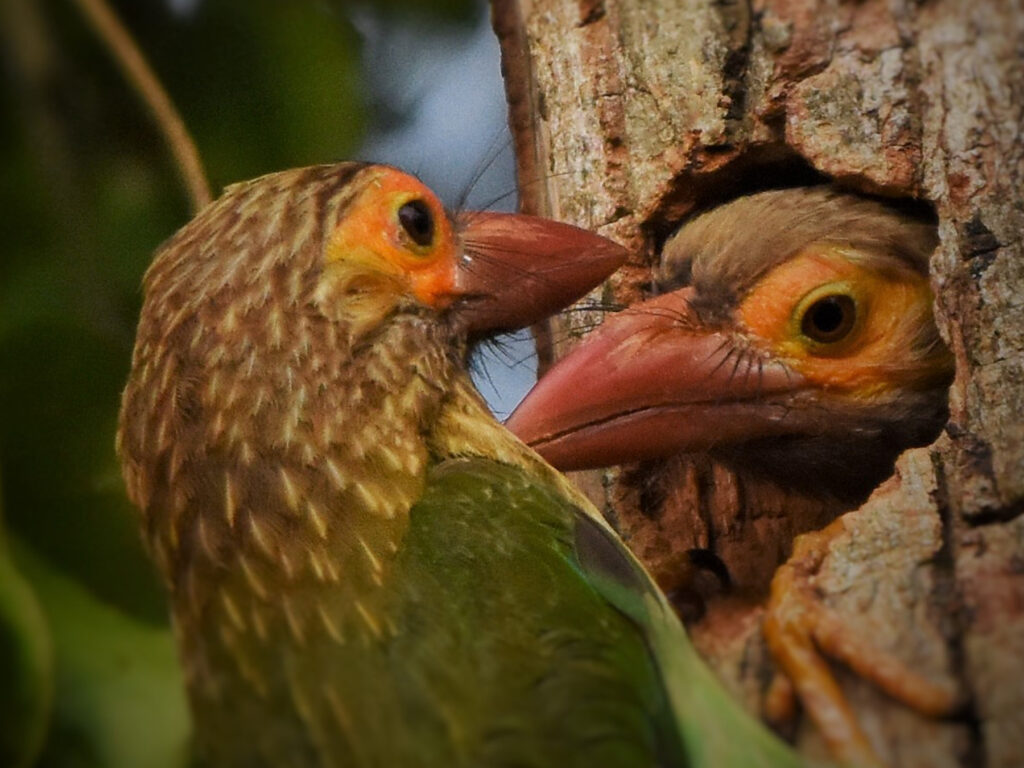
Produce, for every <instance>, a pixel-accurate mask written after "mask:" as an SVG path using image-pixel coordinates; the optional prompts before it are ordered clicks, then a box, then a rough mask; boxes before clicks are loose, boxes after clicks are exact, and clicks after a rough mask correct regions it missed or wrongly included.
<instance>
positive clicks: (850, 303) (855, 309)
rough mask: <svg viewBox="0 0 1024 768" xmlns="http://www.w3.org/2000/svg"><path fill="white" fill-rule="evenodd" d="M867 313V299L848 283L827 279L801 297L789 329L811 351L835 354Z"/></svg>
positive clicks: (842, 348)
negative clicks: (858, 294)
mask: <svg viewBox="0 0 1024 768" xmlns="http://www.w3.org/2000/svg"><path fill="white" fill-rule="evenodd" d="M866 313H867V307H866V302H865V301H864V300H863V299H862V298H861V297H859V296H857V294H856V292H855V291H854V290H853V289H852V287H851V286H850V285H849V284H848V283H843V282H840V283H828V284H826V285H822V286H818V288H816V289H815V290H813V291H811V292H810V293H808V294H807V295H806V296H804V297H803V298H802V299H801V300H800V302H799V303H798V304H797V307H796V309H795V310H794V312H793V316H792V321H791V323H792V326H793V328H792V330H793V332H794V335H795V336H799V337H800V338H801V339H803V341H804V344H805V345H806V346H807V347H808V349H809V350H810V351H811V352H812V353H814V354H819V355H829V354H837V353H839V352H840V351H843V350H845V349H846V348H847V346H848V342H850V340H851V339H852V338H854V337H855V335H856V331H857V330H858V329H859V328H860V327H861V325H862V321H863V319H864V316H865V315H866Z"/></svg>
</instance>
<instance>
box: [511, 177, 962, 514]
mask: <svg viewBox="0 0 1024 768" xmlns="http://www.w3.org/2000/svg"><path fill="white" fill-rule="evenodd" d="M934 247H935V235H934V229H933V227H932V226H931V225H929V224H928V223H923V222H920V221H918V220H915V219H912V218H909V217H907V216H904V215H902V214H899V213H895V212H893V211H891V210H889V209H888V208H885V207H883V206H882V205H880V204H879V203H876V202H873V201H869V200H864V199H860V198H857V197H854V196H851V195H846V194H840V193H837V192H835V191H832V190H829V189H825V188H811V189H802V190H782V191H772V192H765V193H761V194H758V195H753V196H750V197H747V198H741V199H739V200H737V201H735V202H733V203H731V204H728V205H725V206H722V207H720V208H717V209H715V210H713V211H711V212H709V213H707V214H704V215H703V216H701V217H699V218H697V219H695V220H694V221H692V222H691V223H689V224H687V225H686V226H684V227H683V229H682V230H681V231H680V232H679V233H678V234H677V235H676V236H675V237H674V238H673V239H672V240H671V241H670V242H669V243H668V244H667V246H666V248H665V251H664V254H663V264H662V269H661V275H660V286H661V290H662V291H664V293H662V295H659V296H656V297H655V298H652V299H650V300H648V301H645V302H642V303H640V304H637V305H634V306H632V307H630V308H629V309H627V310H625V311H623V312H621V313H619V314H617V315H614V316H612V317H610V318H609V319H608V320H607V321H606V322H605V323H604V324H603V325H602V326H601V327H600V328H598V329H597V331H595V332H594V333H593V334H592V335H591V336H590V337H588V338H587V339H586V340H585V341H584V342H583V343H582V344H581V345H580V346H579V347H577V348H576V349H575V350H573V351H572V352H571V353H570V354H569V355H568V356H567V357H566V358H565V359H563V360H562V361H560V362H559V363H558V364H556V365H555V366H554V367H553V368H552V369H551V370H550V371H549V373H548V374H547V375H546V376H545V377H544V378H543V379H542V380H541V381H540V382H539V383H538V385H537V386H536V387H535V388H534V390H533V391H532V392H531V393H530V394H529V395H528V396H527V398H526V399H525V400H524V402H523V403H522V404H521V405H520V407H519V408H518V409H517V410H516V412H515V413H513V415H512V416H511V417H510V419H509V421H508V422H507V426H508V427H509V429H511V430H512V431H513V432H515V433H516V434H518V435H519V436H520V437H521V438H522V439H523V440H525V441H526V442H528V443H529V444H531V445H532V446H533V447H535V448H536V449H537V450H538V451H539V452H540V453H541V454H542V455H543V456H544V457H545V458H547V459H548V460H549V461H550V462H551V463H553V464H554V465H555V466H556V467H558V468H561V469H583V468H590V467H598V466H608V465H612V464H619V463H625V462H629V461H636V460H640V459H653V458H660V457H665V456H669V455H672V454H675V453H680V452H709V453H712V454H714V455H717V456H719V457H721V458H725V459H727V460H729V461H732V462H735V463H736V464H739V465H742V466H744V467H747V468H751V469H754V470H763V472H764V473H766V474H769V475H771V476H773V477H777V478H780V479H781V480H783V481H786V482H793V483H794V484H797V485H805V486H809V487H812V488H817V489H818V490H820V491H821V492H823V493H825V494H827V495H832V496H835V497H839V498H845V499H851V500H853V499H856V498H859V497H862V496H863V495H864V494H865V493H866V492H867V491H869V490H870V488H871V487H873V486H874V485H876V484H877V483H878V482H880V481H881V479H883V478H884V476H885V475H886V474H888V473H889V472H891V468H892V462H893V460H894V458H895V456H896V455H897V454H898V453H899V452H900V451H902V450H903V449H905V448H907V447H909V446H911V445H919V444H923V443H926V442H928V441H929V440H931V439H933V438H934V437H935V435H936V434H937V431H938V430H939V429H940V428H941V426H942V424H943V423H944V421H945V414H946V389H947V388H948V385H949V383H950V381H951V377H952V372H953V366H952V358H951V356H950V354H949V352H948V350H947V349H946V347H945V346H944V345H943V343H942V341H941V339H940V337H939V334H938V330H937V329H936V326H935V323H934V320H933V317H932V294H931V290H930V287H929V283H928V274H927V261H928V257H929V256H930V254H931V252H932V251H933V250H934Z"/></svg>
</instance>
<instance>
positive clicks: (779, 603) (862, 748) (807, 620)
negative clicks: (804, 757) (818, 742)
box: [764, 518, 957, 767]
mask: <svg viewBox="0 0 1024 768" xmlns="http://www.w3.org/2000/svg"><path fill="white" fill-rule="evenodd" d="M844 530H845V526H844V523H843V518H839V519H838V520H836V521H835V522H833V523H832V524H830V525H829V526H828V527H826V528H824V529H822V530H820V531H815V532H812V533H807V534H804V535H802V536H799V537H797V539H796V540H795V542H794V546H793V555H792V556H791V557H790V559H789V560H788V561H787V562H786V563H785V564H783V565H782V566H781V567H780V568H779V569H778V571H777V572H776V574H775V577H774V578H773V579H772V584H771V595H770V597H769V599H768V604H767V607H766V613H765V621H764V634H765V639H766V640H767V642H768V647H769V648H770V650H771V652H772V655H773V656H774V658H775V660H776V662H777V664H778V665H779V668H780V669H781V672H782V674H783V675H785V677H783V676H782V675H776V680H775V681H773V683H772V685H771V687H770V688H769V691H768V695H767V696H766V697H765V702H764V706H765V715H766V717H767V719H768V720H769V721H771V722H773V723H780V722H783V721H786V720H788V719H790V718H791V717H792V716H793V715H794V714H795V712H796V703H797V700H799V702H800V703H801V704H802V705H803V708H804V709H805V710H807V713H808V714H809V715H810V717H811V719H812V720H813V721H814V723H815V724H816V725H817V727H818V729H819V730H820V731H821V733H822V736H823V738H824V739H825V742H826V744H827V745H828V747H829V750H830V752H831V753H832V755H833V756H834V757H835V758H836V759H837V760H839V761H840V762H841V763H842V764H844V765H851V766H871V767H875V766H878V767H881V766H884V762H883V761H882V760H881V759H880V758H879V756H878V754H877V753H876V752H875V750H874V748H873V747H872V746H871V744H870V742H869V741H868V739H867V737H866V735H865V734H864V731H863V730H862V729H861V727H860V725H859V723H858V721H857V718H856V717H855V716H854V713H853V711H852V709H851V708H850V705H849V704H848V702H847V701H846V698H845V696H844V695H843V692H842V690H841V689H840V688H839V685H838V683H837V682H836V680H835V678H834V676H833V675H832V672H831V670H830V669H829V666H828V663H827V661H826V660H825V657H826V656H827V657H830V658H832V659H836V660H838V661H841V662H843V663H844V664H846V665H847V666H848V667H850V668H851V669H852V670H853V671H854V672H856V673H857V674H858V675H860V676H861V677H863V678H865V679H867V680H869V681H871V682H872V683H874V684H875V685H876V686H878V687H879V688H881V689H882V690H883V691H885V692H886V693H887V694H889V695H890V696H892V697H893V698H895V699H897V700H898V701H900V702H903V703H904V704H906V705H907V706H909V707H911V708H913V709H914V710H916V711H918V712H920V713H921V714H923V715H926V716H930V717H941V716H944V715H949V714H950V713H952V711H953V710H954V709H955V708H956V705H957V695H956V692H955V691H954V690H953V689H952V686H949V685H941V684H937V683H934V682H932V681H930V680H926V679H925V678H923V677H922V676H920V675H918V674H917V673H915V672H912V671H911V670H909V669H907V668H906V666H905V665H904V664H903V662H901V661H900V660H899V659H897V658H895V657H893V656H892V655H890V654H888V653H886V652H885V651H882V650H880V649H879V648H878V647H876V646H875V645H874V644H873V643H872V639H871V638H870V637H868V636H866V635H865V634H864V633H862V632H859V631H858V629H857V627H855V626H853V625H852V624H851V623H850V622H848V621H845V620H844V619H843V618H842V617H840V616H839V615H838V614H837V613H836V612H835V611H833V610H831V609H829V608H828V607H827V606H825V605H824V604H823V603H822V601H821V598H820V595H819V593H818V592H817V590H816V588H815V585H814V578H815V576H816V575H817V573H818V571H819V569H820V568H821V565H822V563H823V561H824V560H825V557H826V555H827V554H828V552H829V544H830V543H831V542H832V541H833V540H834V539H835V538H836V537H837V536H839V535H840V534H841V533H843V531H844Z"/></svg>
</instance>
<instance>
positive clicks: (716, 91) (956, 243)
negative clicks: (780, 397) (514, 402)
mask: <svg viewBox="0 0 1024 768" xmlns="http://www.w3.org/2000/svg"><path fill="white" fill-rule="evenodd" d="M494 19H495V28H496V31H497V32H498V35H499V37H500V38H501V41H502V50H503V56H504V66H505V74H506V82H507V86H508V95H509V102H510V112H511V119H512V124H513V128H514V132H515V137H516V145H517V151H518V157H519V171H520V183H521V188H522V204H523V207H524V209H526V210H528V211H530V212H536V213H542V214H545V215H549V216H552V217H554V218H557V219H561V220H564V221H569V222H573V223H577V224H581V225H583V226H587V227H590V228H593V229H596V230H597V231H599V232H601V233H602V234H605V235H607V236H610V237H612V238H614V239H616V240H618V241H619V242H621V243H623V244H625V245H627V246H628V247H630V248H631V250H632V251H633V253H634V254H635V255H634V258H633V261H632V263H631V265H630V266H629V267H628V268H626V269H625V270H623V271H622V272H621V273H620V274H619V275H618V276H617V277H616V278H615V282H614V283H613V285H612V287H611V289H610V290H611V293H612V296H613V297H614V298H615V299H616V300H618V301H620V302H623V303H629V302H632V301H635V300H637V299H639V298H642V297H644V295H645V289H646V288H647V286H648V283H649V280H650V267H651V265H652V264H653V263H655V262H656V261H657V258H658V253H659V250H660V247H661V245H662V244H663V243H664V241H665V239H666V238H667V237H668V236H669V235H670V234H671V233H672V232H673V231H674V229H675V228H676V227H678V225H679V223H680V221H682V220H684V219H685V217H686V216H687V215H688V214H690V213H692V212H693V211H695V210H697V209H702V208H706V207H708V206H710V205H713V204H715V203H717V202H720V201H722V200H726V199H729V198H731V197H734V196H736V195H738V194H741V193H744V192H749V191H754V190H756V189H761V188H764V187H772V186H782V185H790V184H792V183H798V182H804V181H808V182H810V181H815V180H819V179H821V178H831V179H834V180H837V181H838V182H840V183H842V184H844V185H846V186H848V187H849V188H851V189H853V190H855V191H860V192H865V193H872V194H879V195H884V196H890V197H900V198H913V199H917V200H921V201H925V202H926V203H927V204H929V205H931V206H933V207H934V210H935V212H936V214H937V217H938V228H939V234H940V238H941V244H940V246H939V248H938V250H937V251H936V253H935V255H934V257H933V260H932V271H933V283H934V287H935V291H936V296H937V302H936V303H937V306H936V313H937V317H938V322H939V324H940V327H941V329H942V331H943V335H944V337H945V338H946V339H947V341H948V343H949V345H950V347H951V349H952V350H953V351H954V353H955V355H956V360H957V378H956V381H955V383H954V385H953V387H952V390H951V392H950V405H951V418H950V421H949V424H948V426H947V428H946V430H945V432H944V434H943V435H942V436H941V437H940V438H939V440H938V441H937V442H936V443H935V444H934V445H932V446H929V447H928V448H923V449H917V450H913V451H910V452H908V453H907V454H906V455H904V457H903V458H902V459H901V460H900V462H899V463H898V465H897V473H896V475H895V476H894V477H893V479H891V480H890V481H888V482H887V483H886V484H884V485H883V486H882V487H881V488H880V489H878V491H877V492H876V493H875V494H874V495H873V496H872V498H871V499H870V500H869V501H868V502H867V503H866V504H865V505H864V506H863V507H862V508H861V509H859V510H857V511H855V512H851V513H849V514H848V515H847V517H846V519H845V531H846V532H845V534H844V535H843V536H841V537H840V538H839V539H838V540H836V541H835V542H834V543H833V546H832V548H831V551H830V555H829V556H828V558H827V559H826V561H825V563H824V565H823V566H822V568H821V569H820V571H819V572H818V574H817V575H816V577H815V585H816V587H817V589H818V591H819V592H820V594H821V595H822V596H823V598H824V599H825V600H826V602H827V603H828V604H829V605H830V606H831V607H833V608H835V609H836V610H838V611H841V612H842V613H843V614H844V615H847V616H850V617H853V619H854V621H856V622H857V626H858V628H859V629H861V630H862V631H864V632H865V633H867V634H868V636H870V637H872V638H873V640H874V642H875V643H876V644H877V645H878V646H879V647H881V648H882V649H884V650H887V651H889V652H891V653H893V654H894V655H896V656H898V657H899V658H900V659H902V660H903V661H904V662H905V663H906V664H907V666H908V667H910V668H912V669H914V670H917V671H919V672H921V673H922V674H925V675H927V676H928V677H930V678H932V679H935V680H942V679H949V678H952V680H953V681H954V682H955V683H956V684H957V685H958V686H959V687H960V689H961V691H962V694H963V697H964V701H965V702H966V703H965V705H964V708H963V711H962V712H961V713H960V714H959V715H958V716H957V717H955V718H952V719H948V720H944V721H936V720H930V719H927V718H923V717H921V716H918V715H917V714H915V713H914V712H912V711H910V710H908V709H907V708H906V707H904V706H902V705H900V704H898V703H895V702H893V701H891V700H889V699H887V698H886V697H885V696H884V695H883V694H881V693H879V692H878V691H877V690H876V689H875V688H874V687H872V686H871V685H869V684H867V683H865V682H863V681H861V680H858V679H857V678H855V677H854V676H853V675H852V674H850V673H848V672H846V671H844V670H843V669H842V668H840V667H836V672H837V675H838V676H839V677H840V680H841V682H842V684H843V687H844V690H845V692H846V694H847V696H848V697H849V699H850V700H851V702H852V703H853V705H854V707H855V708H856V710H857V713H858V716H859V718H860V721H861V723H862V724H863V725H864V727H865V729H866V730H867V731H868V732H869V736H870V737H871V738H872V739H873V741H874V742H875V743H876V746H877V747H878V749H879V751H880V752H881V753H882V754H883V755H884V756H886V757H887V758H889V759H890V760H891V761H892V762H893V763H894V764H897V765H908V766H911V765H912V766H967V765H971V766H973V765H983V766H993V767H994V766H1016V765H1021V764H1024V682H1022V680H1024V514H1022V513H1024V417H1022V416H1021V414H1022V413H1024V300H1022V299H1021V297H1022V296H1024V243H1022V236H1021V233H1022V232H1024V193H1022V189H1024V139H1022V136H1021V133H1022V124H1024V119H1022V118H1024V115H1022V113H1024V66H1022V64H1021V62H1022V57H1024V10H1022V9H1021V8H1020V6H1019V3H1015V2H998V1H997V0H975V1H972V2H961V1H960V0H949V1H948V2H938V1H933V2H919V3H913V2H907V1H906V0H889V1H888V2H887V1H886V0H862V1H861V2H835V0H828V1H827V2H817V0H755V2H753V3H752V4H751V3H748V2H745V1H744V0H739V1H738V2H728V1H725V0H721V1H719V2H712V1H711V0H619V1H618V2H614V1H613V0H606V2H601V1H600V0H579V1H578V2H568V1H567V0H518V2H516V1H515V0H499V1H498V2H496V5H495V14H494ZM594 319H595V318H594V317H588V316H587V315H586V313H574V314H572V315H571V316H570V318H568V319H566V320H564V321H562V322H561V324H560V325H559V326H558V327H557V328H556V329H555V330H554V332H553V333H552V337H553V338H554V339H556V340H557V343H556V344H555V345H554V347H555V354H556V355H557V354H558V353H559V352H561V351H563V348H564V346H565V344H568V343H571V339H572V338H573V337H574V336H578V335H579V334H581V333H583V332H585V330H586V328H587V327H588V326H589V325H591V324H592V323H593V322H594ZM677 461H678V466H675V467H670V468H668V470H666V468H664V467H662V468H661V470H660V471H662V472H665V471H669V472H671V473H674V474H673V475H672V477H673V480H674V482H673V483H672V485H671V488H670V492H669V493H668V494H663V495H667V498H661V499H659V500H658V503H657V505H656V506H657V510H656V511H655V513H652V510H651V509H650V508H647V509H645V508H644V505H645V503H647V502H649V501H650V500H649V499H645V486H644V484H643V482H642V481H637V479H636V477H637V476H638V475H643V473H644V472H646V471H648V468H645V467H633V468H629V469H627V470H626V471H625V472H624V473H618V472H608V473H602V474H595V473H590V474H589V475H585V476H582V477H581V482H582V483H583V484H584V485H585V486H586V487H588V488H589V489H590V490H591V491H592V495H593V496H594V497H595V500H596V501H598V503H599V504H601V505H602V506H603V507H604V509H605V511H606V513H607V514H608V515H609V517H610V518H611V519H612V520H613V521H617V522H618V523H619V524H620V526H621V527H622V529H623V531H624V532H625V533H626V534H627V536H629V537H630V538H631V541H632V543H633V545H634V546H635V547H636V548H637V550H638V551H639V552H640V553H641V555H642V556H643V557H644V558H645V559H646V560H647V562H648V563H649V564H650V565H651V567H652V568H653V569H654V570H655V571H656V572H657V571H659V570H661V571H666V570H668V569H670V566H671V564H672V563H673V562H676V561H677V560H678V555H679V552H681V551H683V550H685V549H687V548H689V547H691V546H708V545H709V544H713V543H714V544H718V545H721V544H722V541H723V538H724V539H725V540H726V541H727V542H731V543H729V546H736V547H740V548H742V547H743V546H744V545H743V544H742V542H743V541H749V540H750V539H751V537H753V539H754V540H755V541H756V542H758V543H757V544H755V545H753V546H752V545H750V544H749V543H748V544H746V545H745V546H746V547H747V549H748V552H749V553H750V563H751V565H750V573H747V574H746V575H745V576H742V577H741V579H740V580H741V581H744V580H745V581H749V582H751V583H752V582H754V581H756V580H757V579H762V578H765V576H764V573H765V572H766V571H770V568H772V567H774V564H775V563H776V562H777V561H778V559H779V558H780V557H781V556H782V554H784V552H785V550H786V548H787V547H788V543H782V544H780V542H785V540H786V539H787V537H789V536H791V535H792V533H794V532H796V531H797V530H805V529H808V528H812V527H815V525H816V524H817V523H816V522H815V519H816V515H818V514H819V511H817V510H815V509H813V508H810V509H806V510H795V508H793V506H792V505H790V504H788V502H786V500H778V499H773V498H772V491H771V490H770V489H765V488H762V487H759V486H758V485H757V484H756V483H750V482H747V481H744V480H742V479H741V478H736V477H735V476H734V475H733V474H732V473H730V472H729V471H728V470H726V469H724V468H722V467H715V466H713V465H711V464H710V463H709V462H707V461H706V460H700V459H685V458H684V459H678V460H677ZM748 509H759V510H766V509H767V510H773V511H772V512H771V513H765V514H761V515H760V517H759V518H758V519H757V520H752V519H750V516H749V515H745V514H744V510H748ZM797 512H799V514H797ZM794 520H795V522H794ZM712 539H714V540H715V541H711V540H712ZM766 549H768V550H770V552H769V554H768V555H765V554H764V552H765V550H766ZM739 559H740V560H742V558H739ZM727 613H728V612H727V611H726V610H724V609H722V610H720V611H719V612H718V614H717V616H718V617H719V618H721V617H723V616H726V615H727ZM758 626H759V614H758V611H757V609H752V608H751V607H750V604H749V603H746V604H743V605H742V606H740V607H739V608H737V610H736V612H735V616H733V618H732V620H728V621H726V620H722V621H717V620H716V621H714V622H709V621H705V622H703V623H702V624H701V625H699V626H698V627H695V634H696V635H697V639H698V642H700V643H701V645H702V647H703V648H704V649H705V650H706V652H707V654H708V655H709V657H710V658H712V660H713V663H714V664H715V665H716V666H717V667H718V668H719V670H720V672H721V673H722V675H723V677H725V678H726V679H727V680H728V681H729V682H730V684H731V685H733V686H734V688H735V689H736V691H737V692H738V693H741V694H743V695H744V697H745V699H746V700H747V701H748V702H750V703H751V705H752V706H753V705H754V703H755V702H756V701H757V699H758V698H759V697H760V695H761V693H762V692H763V690H764V685H765V679H766V678H765V670H766V669H768V668H769V667H768V665H767V664H766V663H765V658H766V653H765V649H764V647H763V645H762V643H761V642H760V638H759V630H758ZM797 738H798V742H799V743H800V745H801V748H802V749H804V750H805V751H807V752H808V753H809V754H820V751H821V746H820V744H817V743H816V737H815V734H814V732H813V729H812V728H809V727H807V726H806V724H804V725H803V726H802V727H801V728H800V732H799V734H798V735H797Z"/></svg>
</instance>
